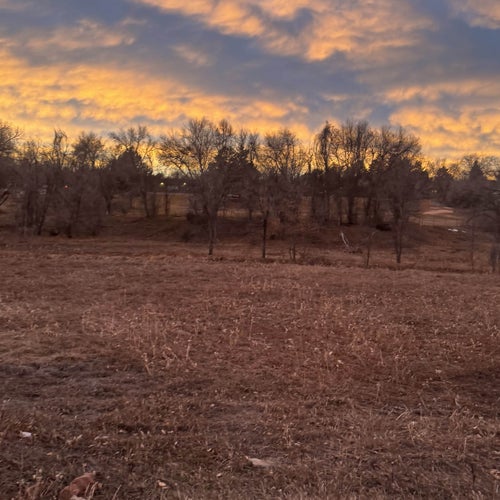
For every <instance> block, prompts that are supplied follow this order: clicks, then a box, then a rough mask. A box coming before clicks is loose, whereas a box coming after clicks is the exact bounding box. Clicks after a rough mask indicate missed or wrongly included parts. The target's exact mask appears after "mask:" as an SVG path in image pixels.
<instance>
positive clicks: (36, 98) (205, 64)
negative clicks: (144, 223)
mask: <svg viewBox="0 0 500 500" xmlns="http://www.w3.org/2000/svg"><path fill="white" fill-rule="evenodd" d="M499 46H500V4H498V2H497V1H496V0H483V1H482V2H481V3H479V2H474V1H472V0H370V1H366V0H363V1H361V0H353V1H350V2H347V1H346V0H287V1H286V0H267V1H265V0H192V1H191V2H186V1H181V0H115V1H113V2H102V1H100V0H87V1H86V2H80V1H78V0H65V2H60V1H58V0H38V1H35V0H0V57H1V58H2V61H3V64H2V65H1V66H0V119H2V120H6V121H10V122H12V123H13V124H15V125H18V126H21V127H23V128H24V129H25V130H26V134H27V135H29V136H36V137H40V138H41V139H42V140H46V139H47V138H49V137H50V134H51V133H52V130H53V129H54V127H59V128H62V129H64V130H66V131H67V132H68V134H70V135H73V134H77V133H79V132H80V131H81V130H94V131H97V132H100V133H102V134H106V133H107V132H109V131H112V130H117V129H118V128H120V127H127V126H131V125H136V124H139V123H140V124H146V125H148V126H149V127H150V128H151V130H152V131H153V132H155V133H162V132H166V131H168V130H170V129H171V128H173V127H177V126H179V125H181V124H183V123H184V122H185V120H186V119H187V118H188V117H194V116H195V117H200V116H208V117H209V118H211V119H214V120H218V119H220V118H228V119H230V120H231V121H232V122H234V123H235V124H236V125H239V126H244V127H247V128H250V129H253V130H259V131H262V132H266V131H269V130H272V129H277V128H280V127H291V128H292V129H293V130H295V131H296V132H297V133H298V134H299V135H300V136H301V137H302V138H303V140H304V141H305V142H308V141H310V140H311V137H312V136H313V134H314V133H315V132H317V130H318V129H319V127H321V125H322V124H323V123H324V122H325V120H330V121H336V122H341V121H344V120H346V119H348V118H352V119H366V120H368V121H369V122H370V123H371V124H372V125H373V126H380V125H384V124H392V125H402V126H405V127H407V128H409V129H410V130H411V131H412V132H414V133H415V134H417V135H418V136H419V137H420V138H421V140H422V145H423V148H424V151H425V153H426V154H427V155H429V156H431V157H458V156H461V155H463V154H468V153H484V154H497V155H500V78H499V77H500V62H499V58H498V56H497V54H496V52H497V47H499Z"/></svg>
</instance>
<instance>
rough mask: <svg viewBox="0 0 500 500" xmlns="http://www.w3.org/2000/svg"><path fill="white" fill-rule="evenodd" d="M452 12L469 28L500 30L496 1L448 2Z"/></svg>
mask: <svg viewBox="0 0 500 500" xmlns="http://www.w3.org/2000/svg"><path fill="white" fill-rule="evenodd" d="M448 1H449V4H450V7H451V9H452V12H453V13H454V14H455V15H456V16H458V17H460V18H462V19H464V20H465V21H467V22H468V23H470V25H471V26H477V27H483V28H489V29H492V30H495V29H499V28H500V3H499V2H498V0H448Z"/></svg>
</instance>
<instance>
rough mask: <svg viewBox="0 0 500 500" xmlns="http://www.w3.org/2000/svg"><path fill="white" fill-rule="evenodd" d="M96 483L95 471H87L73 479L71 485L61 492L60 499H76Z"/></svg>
mask: <svg viewBox="0 0 500 500" xmlns="http://www.w3.org/2000/svg"><path fill="white" fill-rule="evenodd" d="M94 483H95V472H87V473H85V474H83V475H82V476H79V477H77V478H76V479H73V481H71V483H70V484H69V486H66V488H64V489H63V490H61V492H60V493H59V500H75V498H74V497H76V498H78V497H79V496H80V495H84V494H85V492H86V491H87V489H88V488H89V487H90V486H92V485H93V484H94Z"/></svg>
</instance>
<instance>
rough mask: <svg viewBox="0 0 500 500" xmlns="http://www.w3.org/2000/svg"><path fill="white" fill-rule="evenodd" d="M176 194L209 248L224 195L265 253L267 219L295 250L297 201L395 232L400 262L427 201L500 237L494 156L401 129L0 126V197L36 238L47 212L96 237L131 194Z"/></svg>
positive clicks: (146, 197)
mask: <svg viewBox="0 0 500 500" xmlns="http://www.w3.org/2000/svg"><path fill="white" fill-rule="evenodd" d="M173 189H182V190H183V191H185V192H187V193H188V194H189V196H190V207H191V208H190V214H189V216H190V217H196V218H197V220H200V221H202V223H204V224H205V225H206V228H207V234H208V253H209V255H212V254H213V252H214V247H215V244H216V241H217V226H218V220H219V217H220V214H221V210H222V209H223V207H224V206H225V204H226V202H227V200H228V198H229V197H233V198H237V199H238V200H239V204H240V206H242V207H244V208H245V210H246V211H247V213H248V218H249V219H250V220H257V221H258V223H259V225H260V227H261V235H262V238H261V241H262V257H263V258H265V257H266V251H267V246H266V245H267V241H268V230H269V224H270V222H271V221H276V223H277V224H278V225H279V227H280V230H281V231H282V233H283V234H284V235H286V237H287V238H288V239H289V241H290V251H291V256H292V258H294V257H295V241H296V238H297V236H298V235H299V234H300V233H301V231H302V229H303V224H304V215H303V213H302V208H303V206H304V203H307V204H308V217H310V218H312V219H313V220H315V221H316V222H318V223H320V224H324V225H333V224H335V225H338V226H342V225H344V224H363V225H364V226H366V227H368V228H379V229H388V230H389V229H390V230H391V231H392V235H393V241H394V250H395V256H396V260H397V262H398V263H399V262H401V255H402V250H403V241H404V237H405V233H406V232H407V228H408V224H409V222H410V218H411V216H412V215H414V214H415V213H416V212H417V210H418V204H419V201H420V200H421V199H422V198H435V199H436V200H438V201H439V202H442V203H446V204H448V205H453V206H457V207H462V208H464V209H466V210H468V213H469V214H470V218H471V220H479V219H481V220H482V221H483V223H485V222H484V221H487V222H486V225H487V228H488V229H489V230H491V231H492V233H493V235H494V238H495V239H496V241H497V242H498V241H500V161H499V159H498V158H496V157H480V156H477V155H470V156H467V157H464V158H463V159H462V160H461V161H460V162H456V163H449V162H445V161H440V162H435V163H433V164H429V163H427V164H425V163H424V159H423V155H422V148H421V144H420V140H419V139H418V137H416V136H414V135H413V134H411V133H409V132H408V131H407V130H405V129H404V128H402V127H398V128H394V127H388V126H384V127H380V128H374V127H372V126H370V124H369V123H368V122H366V121H353V120H347V121H345V122H344V123H341V124H338V125H337V124H334V123H330V122H326V123H325V124H324V125H323V126H322V128H321V129H320V130H319V131H318V132H317V133H316V134H315V136H314V140H313V142H312V144H311V145H307V146H306V145H304V144H303V143H301V141H300V140H299V139H298V137H297V135H296V134H295V133H294V132H293V131H292V130H290V129H288V128H283V129H280V130H277V131H274V132H269V133H266V134H259V133H257V132H253V131H249V130H246V129H237V128H235V127H234V126H233V125H232V124H231V123H230V122H229V121H227V120H221V121H220V122H217V123H216V122H213V121H211V120H209V119H207V118H201V119H189V120H188V121H187V122H186V124H185V125H184V126H182V127H181V128H179V129H177V130H174V131H172V132H170V133H168V134H165V135H162V136H159V137H155V136H153V134H151V132H150V131H149V130H148V128H147V127H146V126H136V127H131V128H129V129H126V130H119V131H118V132H112V133H110V134H109V135H108V136H107V137H105V138H104V137H102V136H99V135H97V134H95V133H93V132H82V133H81V134H80V135H79V136H78V137H77V138H76V140H74V141H70V140H69V139H68V136H67V135H66V134H65V133H64V131H62V130H55V131H54V135H53V140H52V142H51V143H50V144H40V143H38V142H36V141H34V140H30V139H28V140H24V138H23V135H22V133H21V131H20V130H19V129H17V128H16V127H14V126H13V125H11V124H9V123H6V122H0V204H2V203H4V202H5V201H6V200H7V199H8V198H9V196H11V197H13V198H15V201H16V221H17V224H18V225H19V227H20V228H21V229H22V230H23V231H24V232H28V233H30V234H36V235H40V234H42V233H43V232H44V231H45V230H46V227H47V221H48V219H49V218H51V220H52V225H51V226H52V229H51V230H52V231H55V232H57V233H59V232H60V233H64V234H66V235H67V236H68V237H71V236H73V235H75V234H92V235H95V234H97V233H98V232H99V229H100V227H101V225H102V221H103V218H104V217H105V215H106V214H108V215H110V214H112V213H113V211H114V210H116V209H117V207H118V209H119V210H122V211H126V210H127V209H128V208H130V207H131V206H132V201H133V200H134V199H140V201H141V206H142V209H143V212H144V216H145V217H148V218H152V217H155V216H157V214H158V211H159V203H160V202H159V200H161V199H162V197H159V196H158V193H163V195H164V196H163V200H164V203H165V204H166V206H168V193H169V192H171V191H172V190H173Z"/></svg>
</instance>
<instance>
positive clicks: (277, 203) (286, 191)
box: [259, 129, 308, 260]
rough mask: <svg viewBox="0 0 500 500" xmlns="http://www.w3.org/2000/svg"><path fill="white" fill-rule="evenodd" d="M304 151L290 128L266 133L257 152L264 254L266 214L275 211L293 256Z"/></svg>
mask: <svg viewBox="0 0 500 500" xmlns="http://www.w3.org/2000/svg"><path fill="white" fill-rule="evenodd" d="M307 159H308V158H307V154H306V152H305V151H304V149H303V148H302V147H301V145H300V142H299V140H298V138H297V136H296V135H295V134H294V133H293V132H291V131H290V130H289V129H282V130H279V131H278V132H275V133H270V134H267V135H266V136H265V138H264V144H263V147H262V149H261V154H260V161H259V163H260V166H261V171H262V173H263V179H262V182H263V191H262V200H261V207H262V208H261V212H262V215H263V232H264V235H263V251H262V254H263V257H265V244H266V234H267V224H268V220H269V216H270V215H271V214H272V213H273V212H275V213H276V215H277V217H278V219H279V222H280V225H281V227H282V230H283V231H284V232H285V231H286V230H287V228H288V230H289V232H290V233H291V234H289V236H290V237H291V243H290V256H291V258H292V259H293V260H295V253H296V238H297V227H298V225H299V221H300V205H301V201H302V185H301V173H302V171H303V169H304V167H305V165H306V164H307Z"/></svg>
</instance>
